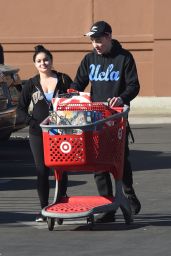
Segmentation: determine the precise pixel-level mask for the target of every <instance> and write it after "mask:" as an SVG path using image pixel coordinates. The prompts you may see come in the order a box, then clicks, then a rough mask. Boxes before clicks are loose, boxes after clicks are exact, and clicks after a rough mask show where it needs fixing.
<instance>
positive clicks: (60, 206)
mask: <svg viewBox="0 0 171 256" xmlns="http://www.w3.org/2000/svg"><path fill="white" fill-rule="evenodd" d="M114 200H115V198H114V197H104V196H71V197H62V198H61V200H60V202H58V203H56V204H53V205H49V206H48V207H46V213H52V214H53V213H58V214H65V213H66V214H68V213H71V214H72V213H81V212H88V211H90V210H91V209H93V208H95V207H98V206H101V205H108V204H111V203H113V202H114Z"/></svg>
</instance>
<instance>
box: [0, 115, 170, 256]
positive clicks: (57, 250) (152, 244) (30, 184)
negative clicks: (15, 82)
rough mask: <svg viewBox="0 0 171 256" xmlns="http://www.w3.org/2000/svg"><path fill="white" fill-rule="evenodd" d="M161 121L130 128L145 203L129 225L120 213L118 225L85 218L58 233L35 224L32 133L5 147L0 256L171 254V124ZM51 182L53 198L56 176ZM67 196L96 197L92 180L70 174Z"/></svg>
mask: <svg viewBox="0 0 171 256" xmlns="http://www.w3.org/2000/svg"><path fill="white" fill-rule="evenodd" d="M149 120H150V119H149ZM159 120H161V119H159ZM159 120H158V121H156V122H154V123H153V124H151V122H150V121H149V122H146V121H144V122H143V121H142V119H141V122H140V121H138V122H137V123H136V122H132V124H131V127H132V130H133V133H134V137H135V143H134V144H130V149H131V156H130V158H131V161H132V166H133V170H134V173H133V174H134V188H135V191H136V193H137V195H138V197H139V199H140V201H141V203H142V210H141V212H140V213H139V214H138V215H137V216H135V217H134V223H133V224H131V225H126V224H125V222H124V219H123V216H122V214H121V211H120V210H118V212H117V214H116V222H115V223H112V224H102V225H95V227H94V229H93V230H89V228H88V226H87V224H86V221H85V220H77V221H75V220H74V221H73V220H70V221H64V224H63V225H61V226H59V225H56V226H55V229H54V231H49V230H48V228H47V224H46V223H36V222H35V221H34V220H35V215H36V213H37V212H38V211H39V202H38V198H37V192H36V176H35V168H34V163H33V158H32V155H31V152H30V148H29V143H28V133H27V129H24V130H22V131H20V132H18V133H14V134H13V135H12V136H11V139H10V140H9V141H8V142H7V143H1V144H0V256H20V255H22V256H28V255H33V256H40V255H41V256H45V255H46V256H47V255H48V256H51V255H58V256H63V255H65V256H70V255H74V256H80V255H81V256H88V255H90V256H91V255H98V256H102V255H103V256H113V255H117V256H125V255H126V256H135V255H139V256H144V255H147V256H161V255H164V256H170V251H171V243H170V237H171V123H169V122H168V123H165V122H164V121H163V122H161V121H159ZM134 121H135V120H134ZM50 184H51V192H50V198H51V200H52V199H53V195H54V180H53V177H52V176H51V177H50ZM68 194H69V195H92V194H94V195H96V194H97V190H96V186H95V183H94V179H93V176H92V175H91V174H89V175H88V174H84V175H76V174H72V175H69V186H68Z"/></svg>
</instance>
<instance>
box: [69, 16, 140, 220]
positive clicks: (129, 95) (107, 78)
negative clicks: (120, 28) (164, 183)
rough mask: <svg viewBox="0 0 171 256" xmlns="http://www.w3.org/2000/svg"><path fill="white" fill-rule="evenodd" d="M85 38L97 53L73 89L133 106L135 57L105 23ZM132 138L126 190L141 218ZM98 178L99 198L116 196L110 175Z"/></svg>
mask: <svg viewBox="0 0 171 256" xmlns="http://www.w3.org/2000/svg"><path fill="white" fill-rule="evenodd" d="M85 36H88V37H90V39H91V41H92V46H93V51H92V52H91V53H88V54H86V55H85V57H84V58H83V60H82V61H81V64H80V66H79V68H78V70H77V74H76V77H75V79H74V83H73V84H72V86H71V87H72V88H73V89H76V90H78V91H84V90H85V88H86V86H87V85H88V84H89V82H90V83H91V97H92V101H95V102H97V101H101V102H105V101H108V102H109V105H110V106H111V107H113V106H121V105H123V104H127V105H130V101H131V100H132V99H134V98H135V97H136V96H137V94H138V92H139V89H140V85H139V81H138V75H137V70H136V65H135V61H134V59H133V56H132V54H131V53H130V52H129V51H128V50H126V49H123V48H122V46H121V44H120V43H119V42H118V41H117V40H114V39H112V28H111V26H110V25H109V24H108V23H107V22H105V21H98V22H96V23H94V24H93V26H92V27H91V29H90V31H89V32H88V33H87V34H85ZM128 134H129V129H128V127H127V136H126V145H125V160H124V173H123V186H124V191H125V194H126V196H127V197H128V199H129V201H130V205H131V208H132V211H133V213H134V214H138V212H139V211H140V209H141V204H140V202H139V200H138V198H137V197H136V194H135V191H134V188H133V178H132V169H131V165H130V162H129V159H128V156H129V147H128ZM94 176H95V181H96V184H97V188H98V191H99V194H100V195H102V196H111V195H113V189H112V182H111V178H110V174H109V173H108V172H99V173H95V174H94ZM113 221H115V215H114V212H108V213H106V214H103V216H101V218H100V219H98V220H97V222H113Z"/></svg>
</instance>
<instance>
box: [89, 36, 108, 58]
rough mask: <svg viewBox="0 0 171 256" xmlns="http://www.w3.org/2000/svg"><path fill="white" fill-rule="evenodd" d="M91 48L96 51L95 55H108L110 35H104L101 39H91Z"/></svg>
mask: <svg viewBox="0 0 171 256" xmlns="http://www.w3.org/2000/svg"><path fill="white" fill-rule="evenodd" d="M91 41H92V45H93V48H94V49H95V50H96V52H97V54H99V55H102V54H105V53H108V52H109V51H110V49H111V46H112V42H111V35H110V34H109V35H105V36H101V37H96V38H95V37H91Z"/></svg>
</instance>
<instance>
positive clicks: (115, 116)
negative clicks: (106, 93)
mask: <svg viewBox="0 0 171 256" xmlns="http://www.w3.org/2000/svg"><path fill="white" fill-rule="evenodd" d="M103 104H105V105H106V104H108V103H107V102H103ZM111 109H113V108H111ZM129 109H130V108H129V106H127V105H124V106H123V111H122V112H119V113H114V114H113V115H110V116H109V117H106V118H103V119H101V120H98V121H95V122H93V123H90V124H84V125H57V124H49V117H47V118H46V119H45V120H44V121H43V122H42V123H41V124H40V126H41V128H42V129H46V130H47V129H48V130H49V129H82V130H86V129H87V128H91V127H92V128H93V127H95V126H98V125H102V124H104V123H106V122H108V121H111V120H113V119H118V118H122V117H123V118H126V119H127V117H128V112H129Z"/></svg>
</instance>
